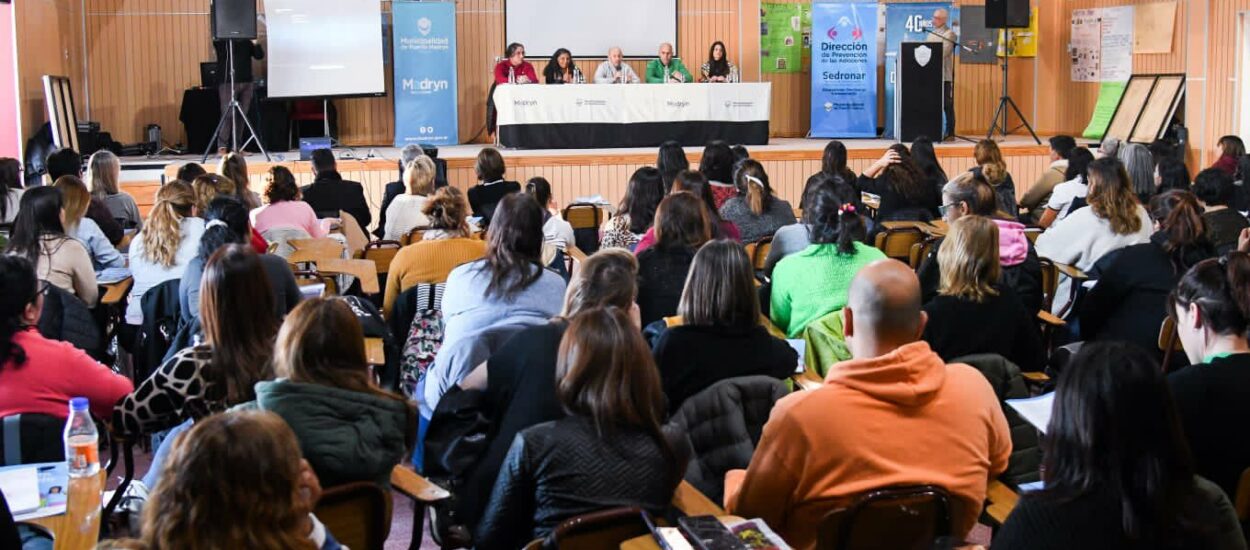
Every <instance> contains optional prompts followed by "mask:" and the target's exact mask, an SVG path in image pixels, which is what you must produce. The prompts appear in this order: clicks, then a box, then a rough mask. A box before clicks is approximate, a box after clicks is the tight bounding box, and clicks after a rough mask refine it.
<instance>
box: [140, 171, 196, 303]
mask: <svg viewBox="0 0 1250 550" xmlns="http://www.w3.org/2000/svg"><path fill="white" fill-rule="evenodd" d="M194 208H195V193H194V192H193V191H192V190H191V187H189V186H187V185H186V184H183V183H179V182H173V183H167V184H165V186H164V187H161V190H160V191H159V192H157V194H156V204H154V205H152V211H151V213H149V214H148V223H147V224H146V225H144V227H143V231H140V232H139V234H137V235H135V238H134V241H132V242H131V243H130V273H131V275H132V276H133V277H134V285H133V286H131V287H130V300H129V303H128V304H127V305H126V324H128V325H142V324H143V308H142V307H141V304H142V302H143V295H144V293H146V292H147V291H148V290H151V289H152V288H155V287H156V286H157V285H159V284H161V283H164V282H165V281H169V280H180V279H182V274H183V272H184V271H186V269H187V264H189V263H191V259H192V258H194V257H195V254H196V252H197V251H198V250H199V247H200V237H202V236H203V235H204V220H203V219H201V218H196V217H194V216H192V214H193V213H194Z"/></svg>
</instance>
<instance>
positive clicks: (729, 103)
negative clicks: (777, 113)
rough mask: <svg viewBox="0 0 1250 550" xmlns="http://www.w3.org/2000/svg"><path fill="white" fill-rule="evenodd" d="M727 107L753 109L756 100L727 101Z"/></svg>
mask: <svg viewBox="0 0 1250 550" xmlns="http://www.w3.org/2000/svg"><path fill="white" fill-rule="evenodd" d="M725 108H726V109H730V108H733V109H753V108H755V102H754V101H726V102H725Z"/></svg>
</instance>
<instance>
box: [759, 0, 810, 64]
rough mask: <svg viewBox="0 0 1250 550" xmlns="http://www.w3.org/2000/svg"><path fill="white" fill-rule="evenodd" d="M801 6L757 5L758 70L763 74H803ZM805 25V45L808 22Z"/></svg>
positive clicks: (805, 9) (804, 6) (768, 3)
mask: <svg viewBox="0 0 1250 550" xmlns="http://www.w3.org/2000/svg"><path fill="white" fill-rule="evenodd" d="M809 9H810V8H808V7H807V6H806V5H805V4H777V3H770V2H765V3H762V4H760V69H761V70H762V71H763V72H766V73H797V72H802V70H803V52H804V51H805V50H806V49H807V48H805V47H804V43H803V13H804V12H807V11H809ZM807 21H808V25H809V26H808V36H809V38H808V41H809V42H810V40H811V39H810V36H811V26H810V24H811V19H810V17H809V18H808V19H807Z"/></svg>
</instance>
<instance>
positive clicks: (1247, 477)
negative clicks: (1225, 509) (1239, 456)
mask: <svg viewBox="0 0 1250 550" xmlns="http://www.w3.org/2000/svg"><path fill="white" fill-rule="evenodd" d="M1233 507H1234V508H1236V510H1237V519H1240V520H1241V522H1242V524H1245V523H1246V522H1248V521H1250V468H1246V469H1245V470H1242V472H1241V479H1240V480H1238V483H1237V494H1236V495H1234V496H1233Z"/></svg>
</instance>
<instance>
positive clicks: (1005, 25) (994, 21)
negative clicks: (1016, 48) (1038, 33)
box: [985, 0, 1029, 29]
mask: <svg viewBox="0 0 1250 550" xmlns="http://www.w3.org/2000/svg"><path fill="white" fill-rule="evenodd" d="M1028 27H1029V0H985V28H987V29H1027V28H1028Z"/></svg>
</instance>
